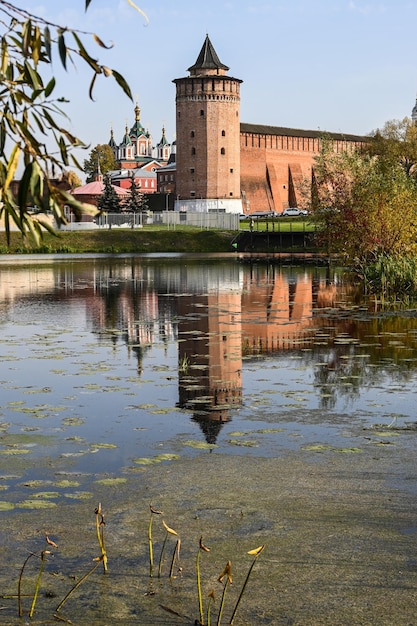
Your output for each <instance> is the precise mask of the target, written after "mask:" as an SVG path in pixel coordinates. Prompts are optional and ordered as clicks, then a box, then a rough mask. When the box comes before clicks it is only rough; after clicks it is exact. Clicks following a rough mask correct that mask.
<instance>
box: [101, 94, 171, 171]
mask: <svg viewBox="0 0 417 626" xmlns="http://www.w3.org/2000/svg"><path fill="white" fill-rule="evenodd" d="M134 113H135V121H134V123H133V125H132V127H131V128H130V130H129V126H128V125H127V123H126V127H125V134H124V135H123V138H122V141H121V142H120V144H117V143H116V141H115V139H114V132H113V129H111V131H110V141H109V146H110V148H111V149H112V151H113V154H114V158H115V159H116V162H117V166H118V168H119V169H120V170H125V169H130V170H132V169H138V168H144V169H146V170H148V171H154V170H155V169H156V168H158V167H161V166H162V165H166V164H167V163H168V160H169V157H170V155H171V145H170V143H169V142H168V140H167V138H166V135H165V127H164V126H163V127H162V137H161V139H160V141H159V142H158V143H157V144H156V146H153V145H152V136H151V134H150V132H149V131H148V130H145V128H144V127H143V126H142V123H141V121H140V107H139V105H138V104H137V103H136V106H135V109H134Z"/></svg>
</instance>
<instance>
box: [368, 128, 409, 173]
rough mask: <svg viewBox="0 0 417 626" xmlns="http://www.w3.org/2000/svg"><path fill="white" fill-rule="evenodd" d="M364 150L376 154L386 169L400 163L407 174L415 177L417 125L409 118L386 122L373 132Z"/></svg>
mask: <svg viewBox="0 0 417 626" xmlns="http://www.w3.org/2000/svg"><path fill="white" fill-rule="evenodd" d="M366 151H367V152H368V154H370V155H372V156H377V157H378V158H379V159H380V161H381V164H382V165H384V166H385V167H386V169H387V171H389V170H390V168H391V167H393V166H394V165H400V166H401V167H402V168H403V170H404V172H405V174H406V175H407V176H412V177H414V178H417V126H416V125H415V124H414V123H413V122H412V121H411V120H410V118H408V117H405V118H404V119H403V120H390V121H389V122H386V124H385V125H384V127H383V128H382V129H378V130H377V131H375V132H374V133H373V137H372V139H371V140H370V141H369V143H368V145H367V146H366Z"/></svg>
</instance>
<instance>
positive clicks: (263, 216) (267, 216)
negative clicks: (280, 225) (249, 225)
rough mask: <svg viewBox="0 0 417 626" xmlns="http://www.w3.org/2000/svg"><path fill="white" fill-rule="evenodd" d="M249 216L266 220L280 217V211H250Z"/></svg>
mask: <svg viewBox="0 0 417 626" xmlns="http://www.w3.org/2000/svg"><path fill="white" fill-rule="evenodd" d="M247 217H248V218H249V219H253V220H266V219H270V218H271V217H278V213H276V212H275V211H259V212H258V213H250V214H249V215H248V216H247Z"/></svg>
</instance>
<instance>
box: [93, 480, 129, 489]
mask: <svg viewBox="0 0 417 626" xmlns="http://www.w3.org/2000/svg"><path fill="white" fill-rule="evenodd" d="M94 482H95V483H96V484H98V485H105V486H106V487H111V486H113V485H122V484H124V483H127V478H100V479H99V480H95V481H94Z"/></svg>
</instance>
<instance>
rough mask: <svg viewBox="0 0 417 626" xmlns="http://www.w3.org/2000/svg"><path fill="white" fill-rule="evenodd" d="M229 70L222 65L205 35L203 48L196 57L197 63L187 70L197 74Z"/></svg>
mask: <svg viewBox="0 0 417 626" xmlns="http://www.w3.org/2000/svg"><path fill="white" fill-rule="evenodd" d="M229 69H230V68H229V67H227V65H224V63H222V62H221V61H220V59H219V57H218V56H217V53H216V51H215V49H214V46H213V44H212V43H211V41H210V38H209V36H208V35H206V38H205V41H204V43H203V47H202V48H201V50H200V54H199V55H198V57H197V61H196V62H195V63H194V65H192V66H191V67H189V68H188V71H189V72H191V73H194V74H195V73H199V71H204V70H223V71H225V72H227V71H228V70H229Z"/></svg>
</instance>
